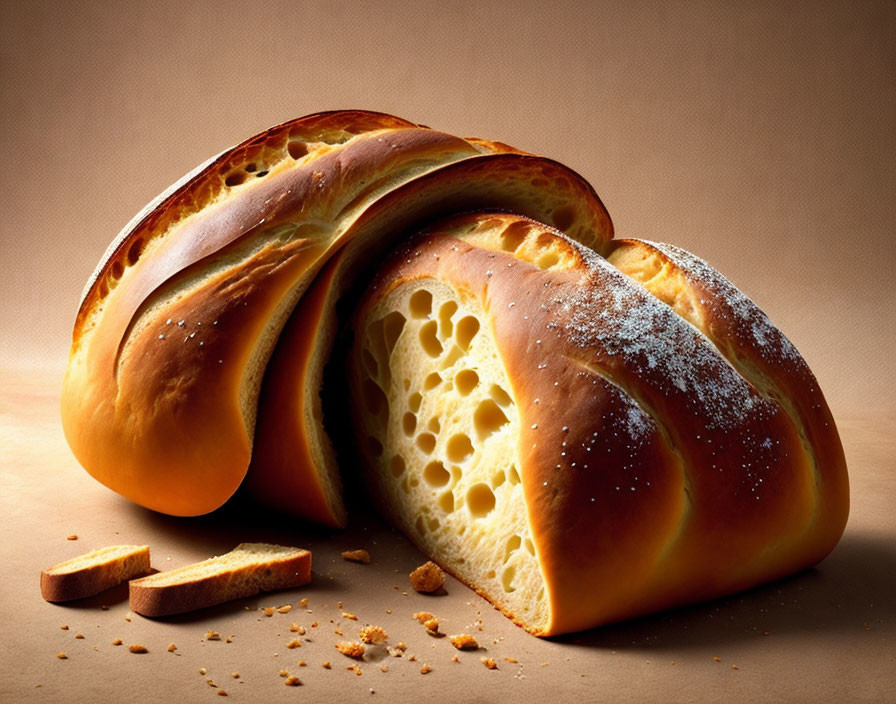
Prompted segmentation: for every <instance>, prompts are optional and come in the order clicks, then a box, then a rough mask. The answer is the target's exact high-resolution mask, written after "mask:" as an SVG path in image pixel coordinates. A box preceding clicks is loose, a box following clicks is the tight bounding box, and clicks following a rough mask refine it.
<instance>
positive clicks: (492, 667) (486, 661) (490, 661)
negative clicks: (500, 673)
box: [479, 656, 498, 670]
mask: <svg viewBox="0 0 896 704" xmlns="http://www.w3.org/2000/svg"><path fill="white" fill-rule="evenodd" d="M479 660H480V661H481V662H482V664H483V665H485V666H486V667H487V668H488V669H489V670H497V669H498V663H496V662H495V661H494V660H493V659H492V658H487V657H484V656H483V657H481V658H479Z"/></svg>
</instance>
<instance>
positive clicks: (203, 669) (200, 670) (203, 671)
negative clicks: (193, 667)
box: [199, 667, 208, 675]
mask: <svg viewBox="0 0 896 704" xmlns="http://www.w3.org/2000/svg"><path fill="white" fill-rule="evenodd" d="M207 673H208V670H206V669H205V668H204V667H200V668H199V674H200V675H205V674H207Z"/></svg>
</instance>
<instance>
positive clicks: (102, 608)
mask: <svg viewBox="0 0 896 704" xmlns="http://www.w3.org/2000/svg"><path fill="white" fill-rule="evenodd" d="M100 610H101V611H108V610H109V607H108V606H106V605H105V604H103V605H102V606H101V607H100Z"/></svg>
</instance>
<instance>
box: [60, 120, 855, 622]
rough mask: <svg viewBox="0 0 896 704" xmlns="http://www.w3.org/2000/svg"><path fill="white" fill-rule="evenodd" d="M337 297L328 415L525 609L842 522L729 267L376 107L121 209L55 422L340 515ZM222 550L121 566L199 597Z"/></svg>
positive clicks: (801, 554)
mask: <svg viewBox="0 0 896 704" xmlns="http://www.w3.org/2000/svg"><path fill="white" fill-rule="evenodd" d="M421 231H422V233H423V234H421V235H420V236H419V237H418V238H417V239H415V240H414V241H413V244H412V245H410V246H408V245H407V238H408V237H409V235H411V234H412V233H417V232H421ZM396 251H398V252H399V253H398V254H395V252H396ZM386 257H389V259H388V263H387V264H385V265H384V266H383V268H382V269H381V270H380V272H379V274H378V275H377V277H376V279H375V281H374V283H373V284H372V285H371V287H370V288H368V289H367V290H366V293H363V295H361V296H360V299H359V301H358V295H357V292H358V291H363V290H364V288H365V282H367V281H368V280H369V277H370V276H371V269H372V268H375V266H376V264H377V263H378V262H380V261H382V260H383V259H384V258H386ZM356 302H358V306H359V308H358V312H357V315H356V316H355V317H354V321H355V322H354V323H353V330H354V335H355V343H354V346H353V347H352V350H351V354H350V363H349V372H348V375H347V376H348V377H349V379H350V381H351V389H352V390H351V392H350V393H347V394H346V395H345V396H340V397H339V398H338V399H337V401H338V403H337V404H336V406H335V407H336V411H335V415H334V416H333V417H330V420H331V421H332V422H333V423H334V424H337V425H343V424H344V421H345V420H346V419H347V418H348V417H349V416H351V417H353V418H354V427H355V432H356V433H357V440H358V443H357V444H358V446H359V448H360V452H361V454H362V455H363V462H364V464H365V466H366V469H365V477H366V482H367V483H368V485H369V487H370V488H371V490H372V491H373V492H374V494H375V495H376V496H378V497H379V499H378V500H379V501H380V504H381V506H382V508H383V511H384V512H385V514H386V515H387V516H389V517H390V518H391V519H392V520H393V521H394V522H395V523H396V524H397V525H399V526H400V527H401V528H402V529H403V530H404V531H405V532H406V533H407V534H408V535H409V536H410V537H411V539H412V540H414V541H415V542H416V543H417V544H418V545H419V546H420V547H421V548H422V549H423V550H424V551H425V552H426V553H427V554H428V555H429V556H430V557H431V558H432V559H433V560H434V561H435V562H437V563H438V564H440V565H441V566H442V567H444V568H445V569H447V570H448V571H450V572H452V573H453V574H455V575H456V576H458V577H459V578H460V579H462V580H463V581H465V582H466V583H467V584H469V585H470V586H471V587H473V588H474V589H477V590H478V591H480V593H482V594H484V595H485V596H486V597H487V598H489V599H490V600H492V601H493V602H494V603H495V604H496V605H497V606H498V607H499V608H501V609H503V610H504V611H505V613H507V614H508V615H510V616H511V617H512V618H514V619H515V620H516V621H517V622H519V623H521V624H522V625H524V626H525V627H526V628H527V629H529V630H530V631H532V632H533V633H537V634H540V635H550V634H557V633H563V632H568V631H571V630H575V629H581V628H587V627H590V626H593V625H596V624H600V623H606V622H609V621H613V620H618V619H622V618H626V617H628V616H633V615H637V614H642V613H646V612H648V611H651V610H655V609H661V608H666V607H669V606H674V605H678V604H684V603H688V602H693V601H697V600H700V599H704V598H711V597H716V596H720V595H723V594H727V593H731V592H733V591H736V590H739V589H745V588H748V587H750V586H753V585H756V584H759V583H760V582H762V581H765V580H770V579H774V578H777V577H781V576H783V575H786V574H790V573H792V572H794V571H796V570H799V569H802V568H804V567H806V566H809V565H811V564H814V563H816V562H818V561H819V560H821V559H822V558H823V557H824V556H825V555H826V554H827V553H828V552H829V551H830V550H831V549H832V548H833V546H834V545H835V544H836V542H837V540H838V539H839V537H840V535H841V533H842V531H843V528H844V525H845V521H846V516H847V512H848V483H847V477H846V467H845V462H844V458H843V451H842V448H841V445H840V441H839V438H838V436H837V431H836V428H835V426H834V423H833V419H832V418H831V415H830V412H829V411H828V408H827V405H826V404H825V401H824V398H823V396H822V395H821V392H820V390H819V389H818V385H817V383H816V381H815V379H814V377H813V376H812V373H811V372H810V371H809V369H808V367H807V366H806V364H805V362H804V361H803V360H802V358H801V357H800V356H799V354H798V353H797V352H796V350H795V349H794V348H793V346H792V345H791V344H790V343H789V342H788V341H787V340H786V338H784V336H783V335H782V334H781V333H780V332H779V331H777V329H775V328H774V327H773V326H772V325H771V324H770V323H769V322H768V319H767V318H766V317H765V315H764V314H763V313H762V312H761V311H760V310H759V309H758V308H756V306H755V305H754V304H753V303H752V302H750V301H749V300H748V299H747V298H745V297H744V296H743V295H742V294H741V293H740V292H739V291H737V289H735V288H734V286H733V285H732V284H731V283H730V282H729V281H727V280H726V279H725V278H724V277H722V276H721V275H720V274H718V273H717V272H716V271H715V270H713V269H712V268H711V267H709V266H708V265H707V264H706V263H704V262H702V261H701V260H699V259H697V258H696V257H694V256H693V255H690V254H688V253H687V252H684V251H683V250H680V249H678V248H676V247H674V246H671V245H661V244H653V243H649V242H645V241H639V240H614V239H613V226H612V223H611V221H610V218H609V215H608V214H607V212H606V210H605V208H604V207H603V205H602V204H601V202H600V200H599V198H598V197H597V195H596V194H595V192H594V190H593V189H592V188H591V186H590V185H589V184H588V183H587V182H586V181H584V180H583V179H582V178H581V177H580V176H579V175H577V174H576V173H574V172H573V171H571V170H570V169H568V168H566V167H564V166H563V165H561V164H558V163H557V162H554V161H552V160H550V159H546V158H543V157H538V156H534V155H532V154H528V153H525V152H522V151H519V150H517V149H514V148H512V147H509V146H507V145H505V144H502V143H500V142H493V141H488V140H483V139H474V138H468V139H461V138H459V137H454V136H452V135H449V134H446V133H443V132H438V131H435V130H432V129H429V128H426V127H423V126H420V125H416V124H414V123H411V122H408V121H406V120H402V119H400V118H397V117H393V116H390V115H383V114H380V113H372V112H363V111H338V112H332V113H321V114H316V115H311V116H308V117H304V118H301V119H298V120H294V121H291V122H288V123H285V124H283V125H280V126H278V127H275V128H272V129H270V130H268V131H266V132H263V133H262V134H260V135H258V136H256V137H253V138H252V139H250V140H247V141H245V142H243V143H242V144H239V145H238V146H236V147H234V148H232V149H230V150H228V151H226V152H224V153H222V154H221V155H219V156H218V157H215V158H214V159H212V160H210V161H209V162H207V163H205V164H203V165H202V166H200V167H199V168H197V169H196V170H195V171H193V172H191V173H190V174H188V175H187V176H186V177H184V179H182V180H181V181H179V182H178V183H176V184H174V186H172V187H171V188H170V189H168V190H167V191H166V192H165V193H163V194H162V195H160V196H159V197H158V198H157V199H156V200H154V201H153V202H152V203H150V205H149V206H147V208H146V209H144V210H143V211H142V212H141V213H140V214H139V215H138V216H137V217H136V218H134V220H133V221H132V222H131V223H130V224H129V225H128V226H127V227H125V229H124V230H123V231H122V232H121V233H120V234H119V236H118V237H117V238H116V239H115V241H114V242H113V243H112V245H110V247H109V249H108V250H107V252H106V254H105V255H104V256H103V258H102V260H101V262H100V264H99V266H98V267H97V269H96V271H95V272H94V274H93V276H92V277H91V279H90V281H89V282H88V285H87V287H86V289H85V291H84V294H83V297H82V301H81V306H80V308H79V311H78V316H77V319H76V322H75V329H74V333H73V340H72V348H71V353H70V357H69V365H68V369H67V372H66V376H65V381H64V385H63V391H62V419H63V426H64V429H65V433H66V437H67V439H68V442H69V444H70V446H71V448H72V450H73V451H74V453H75V455H76V456H77V458H78V460H79V461H80V462H81V464H82V465H83V466H84V467H85V468H86V469H87V471H88V472H89V473H90V474H91V475H93V476H94V477H95V478H97V479H98V480H99V481H101V482H102V483H104V484H105V485H106V486H108V487H110V488H112V489H114V490H115V491H117V492H118V493H120V494H122V495H123V496H125V497H127V498H128V499H130V500H132V501H135V502H136V503H139V504H141V505H143V506H146V507H148V508H151V509H153V510H156V511H161V512H164V513H169V514H175V515H185V516H186V515H198V514H203V513H207V512H209V511H213V510H214V509H216V508H217V507H219V506H220V505H221V504H223V503H224V502H225V501H227V499H228V498H229V497H230V496H231V495H232V494H233V493H234V491H236V489H237V488H238V487H239V486H240V485H241V484H242V483H243V482H244V480H245V484H246V486H247V488H248V489H249V490H250V491H251V492H252V493H253V494H254V495H255V496H256V497H258V499H259V500H261V501H263V502H265V503H266V504H268V505H270V506H272V507H275V508H277V509H279V510H282V511H287V512H290V513H292V514H294V515H296V516H299V517H302V518H306V519H309V520H313V521H317V522H320V523H323V524H326V525H328V526H332V527H340V526H343V525H344V524H345V521H346V510H345V506H344V503H343V498H342V490H341V482H342V479H340V471H339V467H338V465H337V453H336V451H335V449H334V445H333V443H332V441H331V439H330V438H329V437H328V434H327V431H326V429H325V425H324V405H325V404H324V396H325V395H326V394H327V393H330V394H331V398H332V394H339V393H340V390H339V389H332V388H327V389H324V368H325V366H326V365H327V364H328V360H329V359H330V353H331V350H332V349H333V346H334V341H335V340H336V337H337V331H338V329H339V326H340V321H344V320H345V318H346V314H347V313H348V314H350V312H351V310H352V307H353V306H354V305H355V303H356ZM337 376H338V373H337ZM336 416H338V417H336ZM345 479H346V481H353V478H352V476H351V475H348V476H347V477H345ZM228 559H229V558H228ZM234 559H235V560H236V562H237V563H239V564H242V557H240V556H237V557H236V558H234ZM225 562H227V561H225ZM228 564H229V563H228ZM220 566H221V565H220V563H216V564H215V565H211V566H209V569H210V570H211V572H210V573H209V574H210V575H211V580H212V581H211V582H207V581H206V580H205V578H204V575H205V574H206V572H205V570H206V568H205V567H203V568H201V569H199V573H194V572H190V573H189V574H188V575H174V576H170V575H169V577H164V576H160V577H158V579H156V578H150V579H148V580H143V581H141V582H137V583H135V584H134V585H133V588H132V598H133V599H134V608H135V610H137V611H140V612H141V613H147V614H149V615H161V614H163V613H174V611H172V610H171V609H180V608H182V606H183V604H185V603H187V602H189V603H190V604H196V603H206V602H208V603H217V602H212V601H208V600H209V599H211V598H212V597H211V596H208V595H209V594H212V593H213V594H217V595H220V593H221V590H218V589H217V588H216V586H215V585H219V584H220V578H219V577H218V576H217V575H218V573H217V572H216V571H215V570H217V568H218V567H220ZM194 574H199V577H200V579H199V581H198V584H199V585H200V586H199V587H196V586H190V587H189V588H188V587H184V586H182V585H181V581H182V580H183V582H184V583H185V584H186V583H191V582H190V580H191V579H192V577H191V575H194ZM166 579H171V580H174V581H172V582H170V583H168V582H166V581H165V580H166ZM206 584H211V585H212V586H211V587H207V586H201V585H206ZM247 584H251V585H255V584H256V582H255V581H254V578H253V579H250V580H248V581H247V582H245V584H244V583H242V582H240V583H239V586H240V589H235V591H227V593H228V594H231V593H232V594H236V595H242V591H241V589H242V587H243V586H246V585H247ZM175 587H176V588H175ZM246 588H247V589H248V588H249V587H248V586H246ZM252 588H254V587H252ZM182 589H185V590H186V592H185V593H187V594H188V598H187V597H183V598H182V597H180V596H176V595H178V594H180V593H181V590H182ZM197 589H198V591H196V590H197ZM172 595H175V596H172ZM214 598H218V597H217V596H216V597H214ZM178 604H180V606H179V605H178Z"/></svg>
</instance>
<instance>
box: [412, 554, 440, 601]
mask: <svg viewBox="0 0 896 704" xmlns="http://www.w3.org/2000/svg"><path fill="white" fill-rule="evenodd" d="M408 577H409V578H410V580H411V586H412V587H413V588H414V591H417V592H423V593H430V592H435V591H438V590H439V589H441V588H442V585H443V584H445V573H444V572H442V568H441V567H439V566H438V565H437V564H436V563H435V562H431V561H430V562H427V563H425V564H423V565H420V566H419V567H418V568H417V569H415V570H414V571H413V572H411V574H410V575H408Z"/></svg>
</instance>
